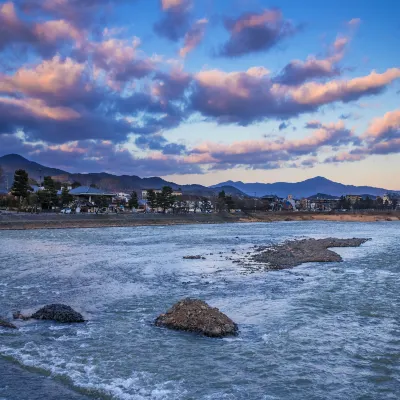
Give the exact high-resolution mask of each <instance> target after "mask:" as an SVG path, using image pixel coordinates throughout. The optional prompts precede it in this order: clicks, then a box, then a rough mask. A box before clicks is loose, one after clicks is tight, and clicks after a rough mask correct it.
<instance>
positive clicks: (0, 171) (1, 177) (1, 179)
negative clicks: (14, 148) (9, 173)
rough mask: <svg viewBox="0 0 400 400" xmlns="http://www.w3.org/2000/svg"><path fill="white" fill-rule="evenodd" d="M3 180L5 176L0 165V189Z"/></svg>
mask: <svg viewBox="0 0 400 400" xmlns="http://www.w3.org/2000/svg"><path fill="white" fill-rule="evenodd" d="M5 179H6V174H5V173H4V170H3V168H2V167H1V165H0V187H2V186H3V185H4V183H5V182H4V181H5Z"/></svg>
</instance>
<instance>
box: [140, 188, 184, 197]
mask: <svg viewBox="0 0 400 400" xmlns="http://www.w3.org/2000/svg"><path fill="white" fill-rule="evenodd" d="M150 190H152V191H153V192H154V193H156V194H157V193H161V192H162V189H142V200H147V194H148V192H149V191H150ZM172 196H182V191H181V190H174V191H173V192H172Z"/></svg>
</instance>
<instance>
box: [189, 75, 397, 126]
mask: <svg viewBox="0 0 400 400" xmlns="http://www.w3.org/2000/svg"><path fill="white" fill-rule="evenodd" d="M399 77H400V68H391V69H388V70H386V71H385V72H383V73H381V74H379V73H377V72H375V71H373V72H371V74H369V75H367V76H363V77H359V78H354V79H350V80H331V81H328V82H326V83H317V82H308V83H305V84H303V85H300V86H295V87H291V86H287V85H281V84H278V83H274V82H273V80H271V78H270V77H269V75H268V73H267V71H264V72H263V71H262V70H259V69H258V70H257V69H254V68H252V69H249V70H247V71H246V72H230V73H227V72H223V71H220V70H204V71H201V72H199V73H197V74H195V76H194V80H195V85H194V90H193V94H192V96H191V102H192V107H193V109H194V110H196V111H199V112H201V113H202V114H203V115H205V116H208V117H212V118H215V119H216V120H217V122H218V123H238V124H240V125H248V124H250V123H253V122H256V121H261V120H264V119H265V118H288V117H292V116H297V115H299V114H301V113H305V112H313V111H316V110H318V109H319V108H320V107H322V106H323V105H326V104H331V103H335V102H344V103H347V102H350V101H353V100H357V99H359V98H361V97H363V96H367V95H373V94H378V93H380V92H382V91H383V90H384V89H385V88H386V87H387V86H388V85H389V84H390V83H391V82H392V81H394V80H395V79H398V78H399Z"/></svg>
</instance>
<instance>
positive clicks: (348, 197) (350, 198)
mask: <svg viewBox="0 0 400 400" xmlns="http://www.w3.org/2000/svg"><path fill="white" fill-rule="evenodd" d="M361 199H362V196H359V195H357V194H347V195H346V200H347V201H349V202H350V203H351V204H355V203H357V202H358V201H361Z"/></svg>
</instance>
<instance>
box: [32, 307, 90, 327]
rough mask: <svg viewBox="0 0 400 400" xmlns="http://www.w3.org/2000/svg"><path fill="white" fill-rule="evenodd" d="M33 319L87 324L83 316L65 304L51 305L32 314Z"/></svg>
mask: <svg viewBox="0 0 400 400" xmlns="http://www.w3.org/2000/svg"><path fill="white" fill-rule="evenodd" d="M31 318H33V319H44V320H52V321H57V322H64V323H70V322H85V320H84V319H83V316H82V315H81V314H79V313H78V312H76V311H75V310H74V309H72V308H71V307H70V306H66V305H64V304H50V305H48V306H44V307H43V308H41V309H40V310H38V311H36V312H35V313H34V314H32V317H31Z"/></svg>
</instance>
